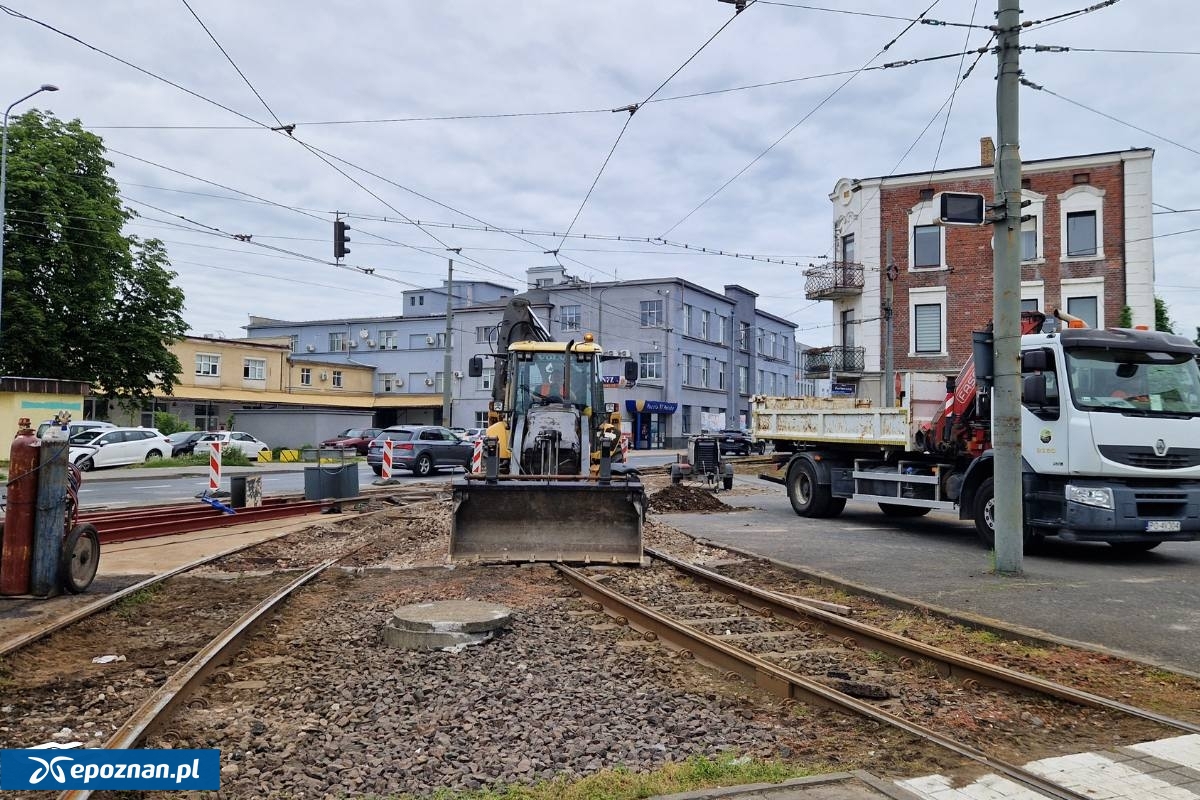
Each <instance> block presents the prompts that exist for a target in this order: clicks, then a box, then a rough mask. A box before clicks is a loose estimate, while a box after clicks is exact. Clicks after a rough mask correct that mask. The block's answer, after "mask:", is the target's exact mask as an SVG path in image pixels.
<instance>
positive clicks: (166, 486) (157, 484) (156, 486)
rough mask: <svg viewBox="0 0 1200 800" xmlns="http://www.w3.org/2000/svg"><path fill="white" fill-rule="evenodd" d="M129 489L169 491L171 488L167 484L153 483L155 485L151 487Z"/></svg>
mask: <svg viewBox="0 0 1200 800" xmlns="http://www.w3.org/2000/svg"><path fill="white" fill-rule="evenodd" d="M131 488H133V489H170V488H171V484H169V483H155V484H153V485H151V486H133V487H131Z"/></svg>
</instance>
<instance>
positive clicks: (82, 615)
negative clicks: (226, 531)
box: [0, 531, 295, 658]
mask: <svg viewBox="0 0 1200 800" xmlns="http://www.w3.org/2000/svg"><path fill="white" fill-rule="evenodd" d="M292 533H295V531H283V532H282V533H278V534H276V535H274V536H271V537H269V538H267V539H261V540H259V541H257V542H250V543H249V544H241V545H238V546H237V547H231V548H229V549H228V550H222V551H221V552H219V553H215V554H213V555H211V556H204V557H203V558H198V559H196V560H195V561H189V562H188V563H186V564H183V565H181V566H178V567H176V568H175V569H172V570H168V571H167V572H163V573H160V574H158V575H153V576H151V577H149V578H146V579H145V580H143V581H138V582H137V583H135V584H133V585H132V586H126V587H125V588H124V589H121V590H119V591H116V592H113V593H112V594H109V595H105V596H104V597H100V598H98V599H96V600H93V601H92V602H90V603H87V604H86V605H82V606H80V607H79V608H76V609H75V610H74V611H71V612H70V613H68V614H64V615H63V616H61V617H58V618H57V619H54V620H52V621H50V622H48V623H46V624H44V625H42V626H40V627H38V628H34V629H33V630H31V631H27V632H26V633H22V634H20V635H18V636H14V637H13V638H12V639H9V640H8V641H7V642H4V643H3V644H0V658H3V657H4V656H7V655H8V654H9V653H13V652H16V651H17V650H20V649H21V648H22V647H27V646H29V645H31V644H33V643H34V642H36V641H38V640H39V639H44V638H45V637H47V636H49V635H50V634H52V633H54V632H55V631H59V630H62V629H63V628H66V627H67V626H69V625H74V624H75V623H76V622H79V620H81V619H86V618H87V617H90V616H91V615H92V614H95V613H96V612H98V611H103V610H104V609H106V608H108V607H109V606H111V605H113V604H114V603H116V602H118V601H119V600H121V599H123V598H125V597H128V596H129V595H131V594H134V593H135V592H140V591H141V590H142V589H145V588H146V587H148V586H153V585H154V584H156V583H162V582H163V581H165V580H167V579H168V578H173V577H175V576H176V575H178V574H180V573H182V572H187V571H188V570H192V569H195V568H196V567H202V566H204V565H205V564H207V563H209V562H211V561H216V560H217V559H221V558H224V557H225V556H228V555H233V554H234V553H238V552H241V551H242V550H246V549H249V548H251V547H257V546H258V545H260V544H264V543H266V542H273V541H275V540H276V539H280V538H282V537H284V536H287V535H289V534H292Z"/></svg>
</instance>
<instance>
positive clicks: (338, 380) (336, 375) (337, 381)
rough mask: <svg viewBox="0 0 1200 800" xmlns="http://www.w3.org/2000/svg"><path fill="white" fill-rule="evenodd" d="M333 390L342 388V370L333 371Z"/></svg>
mask: <svg viewBox="0 0 1200 800" xmlns="http://www.w3.org/2000/svg"><path fill="white" fill-rule="evenodd" d="M333 388H335V389H340V388H342V371H341V370H340V369H335V370H334V371H333Z"/></svg>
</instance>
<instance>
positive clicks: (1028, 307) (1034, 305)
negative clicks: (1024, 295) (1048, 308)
mask: <svg viewBox="0 0 1200 800" xmlns="http://www.w3.org/2000/svg"><path fill="white" fill-rule="evenodd" d="M1021 310H1022V311H1037V310H1038V301H1037V298H1036V297H1030V298H1028V299H1026V300H1022V301H1021Z"/></svg>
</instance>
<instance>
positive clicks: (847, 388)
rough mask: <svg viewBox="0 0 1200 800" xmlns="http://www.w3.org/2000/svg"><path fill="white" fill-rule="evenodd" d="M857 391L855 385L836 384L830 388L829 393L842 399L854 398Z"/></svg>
mask: <svg viewBox="0 0 1200 800" xmlns="http://www.w3.org/2000/svg"><path fill="white" fill-rule="evenodd" d="M855 389H856V387H855V385H854V384H853V383H835V384H833V385H832V386H830V387H829V393H830V394H832V395H836V396H841V397H853V396H854V393H855Z"/></svg>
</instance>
